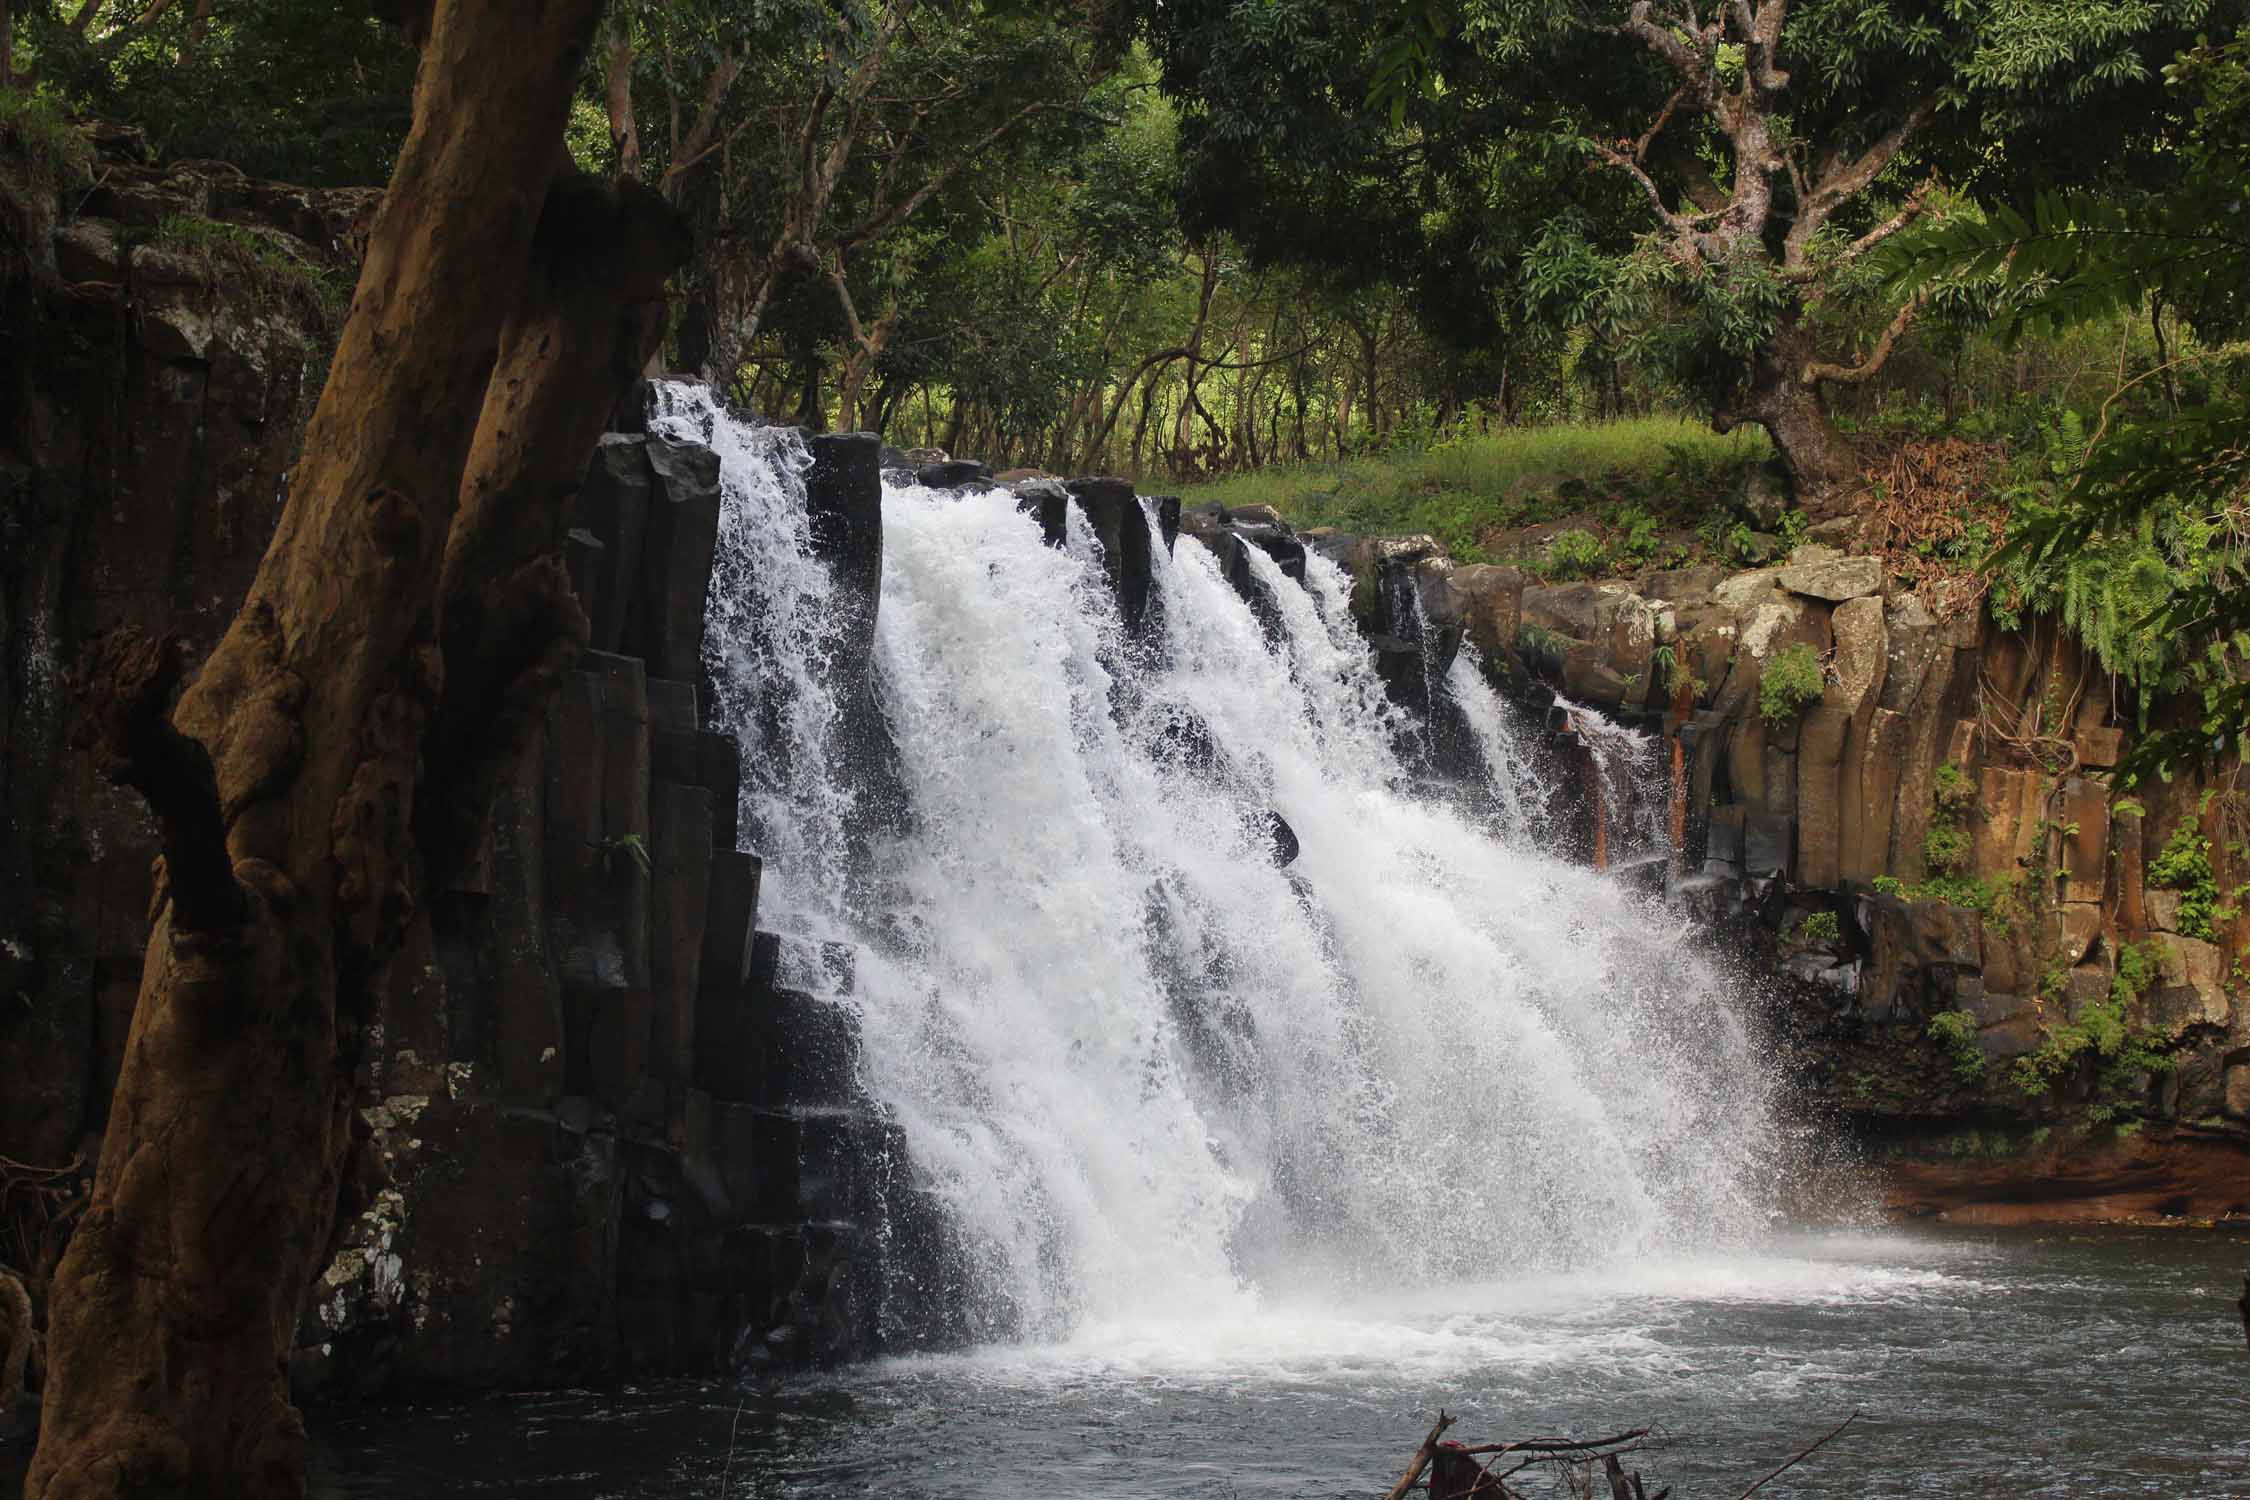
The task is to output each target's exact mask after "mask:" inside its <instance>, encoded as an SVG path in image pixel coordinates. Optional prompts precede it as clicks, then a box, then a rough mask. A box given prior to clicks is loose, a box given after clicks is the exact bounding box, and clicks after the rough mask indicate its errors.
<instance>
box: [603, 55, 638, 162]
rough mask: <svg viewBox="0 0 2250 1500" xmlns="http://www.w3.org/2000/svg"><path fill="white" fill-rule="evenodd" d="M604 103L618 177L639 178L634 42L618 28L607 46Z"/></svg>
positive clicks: (610, 146) (610, 145)
mask: <svg viewBox="0 0 2250 1500" xmlns="http://www.w3.org/2000/svg"><path fill="white" fill-rule="evenodd" d="M604 85H605V86H604V89H603V101H604V104H605V105H606V107H607V108H608V111H609V148H610V150H611V151H612V152H613V153H615V155H616V158H617V175H618V176H620V177H638V176H640V175H641V127H640V124H639V122H638V120H637V119H636V118H635V117H634V114H633V38H632V34H631V33H630V32H629V31H628V30H627V29H626V28H625V27H624V25H622V24H620V25H619V26H618V27H617V29H616V31H615V32H614V33H612V34H611V36H610V42H609V69H608V73H607V76H606V78H605V79H604Z"/></svg>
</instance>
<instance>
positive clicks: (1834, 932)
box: [1797, 911, 1844, 943]
mask: <svg viewBox="0 0 2250 1500" xmlns="http://www.w3.org/2000/svg"><path fill="white" fill-rule="evenodd" d="M1843 935H1844V929H1843V924H1842V923H1840V922H1838V921H1837V920H1836V914H1835V913H1834V912H1832V911H1816V912H1814V913H1813V914H1812V915H1811V916H1809V917H1807V918H1805V920H1804V921H1802V922H1800V923H1798V924H1797V936H1798V937H1800V938H1802V939H1804V940H1805V941H1806V942H1808V943H1833V942H1835V941H1836V940H1837V939H1838V938H1840V937H1842V936H1843Z"/></svg>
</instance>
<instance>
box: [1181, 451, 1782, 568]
mask: <svg viewBox="0 0 2250 1500" xmlns="http://www.w3.org/2000/svg"><path fill="white" fill-rule="evenodd" d="M1771 454H1772V447H1771V445H1770V443H1768V441H1767V439H1766V437H1765V435H1764V434H1763V433H1762V432H1759V431H1756V430H1755V429H1750V428H1744V429H1740V430H1738V431H1736V432H1734V433H1732V434H1729V435H1727V436H1723V437H1722V436H1721V435H1719V434H1718V433H1715V432H1713V431H1711V430H1710V428H1709V427H1708V426H1707V425H1705V424H1703V423H1701V422H1697V421H1693V420H1690V419H1687V418H1681V417H1634V418H1628V419H1625V420H1623V421H1617V422H1606V423H1601V424H1598V425H1583V426H1554V427H1516V428H1506V429H1503V430H1500V431H1497V432H1489V433H1479V432H1475V431H1460V432H1455V433H1452V434H1448V435H1444V436H1440V437H1438V438H1436V439H1434V440H1430V441H1427V442H1423V443H1419V444H1417V445H1415V446H1408V447H1401V448H1398V449H1394V450H1393V451H1390V452H1387V453H1383V454H1375V455H1369V456H1366V457H1359V458H1349V459H1345V460H1342V461H1340V462H1328V463H1314V464H1292V465H1283V466H1278V467H1274V468H1267V469H1260V470H1256V471H1254V472H1251V473H1247V474H1238V475H1234V476H1231V477H1229V478H1226V479H1220V480H1215V481H1213V482H1211V483H1208V484H1202V485H1197V486H1194V487H1193V489H1192V490H1191V492H1190V503H1192V504H1201V503H1203V502H1205V501H1210V500H1216V501H1218V502H1219V503H1220V504H1222V505H1230V506H1231V505H1271V506H1273V507H1274V508H1275V509H1276V510H1278V511H1280V512H1281V513H1282V514H1283V515H1284V516H1286V517H1288V519H1289V521H1290V522H1291V523H1292V524H1293V525H1296V526H1300V527H1313V526H1334V527H1337V528H1339V529H1341V530H1344V531H1349V532H1355V533H1361V534H1399V533H1414V532H1427V533H1429V534H1430V535H1432V536H1434V537H1436V538H1437V539H1438V540H1439V541H1440V542H1442V543H1443V544H1444V545H1445V547H1446V550H1447V551H1448V552H1450V553H1451V554H1452V555H1453V556H1454V557H1456V558H1458V559H1459V560H1461V561H1463V562H1495V561H1501V560H1504V559H1503V558H1502V557H1501V555H1500V554H1499V553H1498V552H1497V551H1494V550H1491V549H1490V545H1489V544H1490V543H1491V541H1492V540H1493V539H1494V536H1495V533H1498V532H1503V531H1508V530H1512V529H1514V528H1518V527H1524V526H1533V525H1538V524H1542V523H1546V522H1552V521H1561V520H1565V519H1570V518H1581V519H1582V520H1583V521H1584V522H1585V523H1587V524H1584V525H1581V526H1579V527H1577V528H1576V529H1577V530H1578V531H1579V532H1580V533H1581V535H1582V536H1583V537H1584V538H1585V539H1586V540H1585V541H1582V542H1581V541H1573V542H1572V543H1570V544H1568V545H1567V546H1566V547H1565V548H1564V550H1563V554H1562V557H1561V558H1560V559H1559V560H1558V561H1559V563H1560V566H1562V567H1563V568H1565V569H1569V570H1572V571H1570V572H1568V573H1567V574H1556V575H1554V576H1572V577H1589V576H1598V575H1601V574H1607V573H1611V572H1615V571H1618V570H1619V569H1622V568H1630V567H1638V566H1642V565H1644V564H1646V563H1649V562H1652V561H1665V560H1667V559H1665V558H1664V557H1663V555H1662V553H1663V543H1662V540H1661V537H1660V532H1661V531H1662V529H1663V528H1664V526H1665V525H1666V524H1667V523H1669V524H1671V525H1672V526H1674V527H1676V528H1679V529H1681V530H1685V531H1690V532H1692V530H1693V528H1694V527H1695V526H1696V524H1697V523H1698V522H1700V521H1701V520H1702V519H1704V518H1705V517H1706V516H1708V515H1711V514H1714V513H1717V512H1723V511H1724V509H1725V508H1726V506H1727V505H1728V504H1729V503H1730V502H1731V500H1732V498H1733V496H1734V495H1735V493H1736V492H1737V491H1738V490H1739V489H1740V488H1741V485H1742V480H1743V476H1744V475H1745V474H1746V473H1747V472H1748V471H1749V470H1750V469H1752V468H1753V467H1755V466H1756V465H1758V464H1761V463H1763V462H1765V461H1766V460H1767V459H1768V458H1769V457H1770V456H1771ZM1562 535H1568V532H1567V531H1566V532H1564V533H1562ZM1556 540H1558V541H1559V540H1560V537H1559V536H1558V537H1557V538H1556ZM1680 556H1681V560H1683V561H1684V560H1685V557H1686V548H1685V547H1684V546H1683V547H1682V548H1681V552H1680ZM1526 561H1527V562H1529V563H1530V564H1531V565H1533V566H1538V565H1539V563H1540V559H1539V558H1538V557H1533V558H1530V559H1526Z"/></svg>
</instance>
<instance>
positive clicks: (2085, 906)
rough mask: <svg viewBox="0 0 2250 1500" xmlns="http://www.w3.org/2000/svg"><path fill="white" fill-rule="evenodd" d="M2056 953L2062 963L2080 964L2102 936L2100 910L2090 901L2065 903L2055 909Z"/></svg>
mask: <svg viewBox="0 0 2250 1500" xmlns="http://www.w3.org/2000/svg"><path fill="white" fill-rule="evenodd" d="M2056 926H2057V943H2056V946H2057V951H2058V952H2059V953H2060V954H2061V956H2062V960H2063V962H2064V963H2068V964H2080V963H2084V962H2085V961H2086V955H2088V954H2089V953H2091V952H2093V951H2094V944H2095V942H2096V941H2097V940H2099V939H2100V937H2101V935H2102V909H2101V908H2100V907H2099V906H2097V905H2095V904H2094V903H2092V902H2090V901H2086V902H2081V901H2067V902H2064V903H2063V904H2062V905H2061V906H2060V907H2058V908H2057V909H2056Z"/></svg>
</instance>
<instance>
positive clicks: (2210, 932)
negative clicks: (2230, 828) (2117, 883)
mask: <svg viewBox="0 0 2250 1500" xmlns="http://www.w3.org/2000/svg"><path fill="white" fill-rule="evenodd" d="M2148 883H2149V884H2150V885H2153V886H2158V887H2160V888H2162V889H2165V890H2173V891H2178V892H2179V893H2180V916H2179V933H2180V936H2182V937H2191V938H2201V939H2203V940H2204V941H2205V942H2210V941H2212V940H2213V939H2214V938H2215V937H2216V936H2217V932H2216V928H2215V926H2214V916H2215V914H2216V912H2217V910H2218V908H2219V905H2220V902H2219V883H2218V880H2217V879H2216V878H2215V876H2214V874H2213V872H2212V869H2211V841H2210V840H2209V839H2207V838H2205V837H2204V836H2203V833H2202V830H2201V829H2199V828H2198V827H2197V826H2196V825H2195V822H2194V820H2192V819H2187V820H2183V821H2182V822H2181V824H2180V826H2179V827H2178V828H2176V829H2174V830H2173V831H2172V836H2171V838H2169V839H2167V840H2166V841H2165V843H2164V848H2163V849H2162V850H2161V851H2160V852H2159V853H2158V854H2157V856H2156V858H2154V859H2152V860H2150V861H2149V863H2148Z"/></svg>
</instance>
